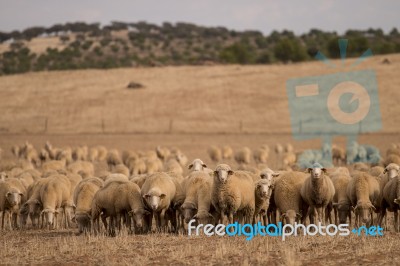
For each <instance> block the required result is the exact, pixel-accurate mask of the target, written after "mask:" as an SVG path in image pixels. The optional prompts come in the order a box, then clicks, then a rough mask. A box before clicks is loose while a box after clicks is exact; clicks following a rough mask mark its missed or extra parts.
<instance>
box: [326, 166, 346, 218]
mask: <svg viewBox="0 0 400 266" xmlns="http://www.w3.org/2000/svg"><path fill="white" fill-rule="evenodd" d="M330 177H331V179H332V183H333V186H334V187H335V195H334V196H333V211H334V214H335V224H345V223H346V222H347V218H349V222H350V224H351V208H350V206H351V202H350V200H349V198H348V197H347V191H346V189H347V186H348V185H349V183H350V180H351V176H350V173H349V170H348V169H347V168H345V167H339V168H337V169H336V171H335V172H333V173H332V174H331V175H330Z"/></svg>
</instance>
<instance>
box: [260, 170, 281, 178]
mask: <svg viewBox="0 0 400 266" xmlns="http://www.w3.org/2000/svg"><path fill="white" fill-rule="evenodd" d="M278 176H279V173H275V172H274V171H272V170H267V171H263V172H261V174H260V177H261V179H267V180H272V179H273V178H274V177H278Z"/></svg>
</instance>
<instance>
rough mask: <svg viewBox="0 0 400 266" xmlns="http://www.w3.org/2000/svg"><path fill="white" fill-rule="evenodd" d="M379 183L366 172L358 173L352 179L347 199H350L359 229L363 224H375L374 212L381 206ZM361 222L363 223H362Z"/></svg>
mask: <svg viewBox="0 0 400 266" xmlns="http://www.w3.org/2000/svg"><path fill="white" fill-rule="evenodd" d="M379 193H380V190H379V183H378V181H377V180H376V179H375V178H374V177H372V176H370V175H369V174H367V173H365V172H357V173H355V174H354V175H353V178H351V179H350V182H349V184H348V186H347V197H348V198H349V199H350V202H351V205H352V207H353V210H354V213H355V215H356V218H355V224H356V226H357V227H358V226H359V225H360V222H361V223H365V224H367V226H369V224H372V223H373V220H371V218H373V211H375V210H376V207H377V206H378V205H379V203H378V201H379ZM360 220H361V221H360Z"/></svg>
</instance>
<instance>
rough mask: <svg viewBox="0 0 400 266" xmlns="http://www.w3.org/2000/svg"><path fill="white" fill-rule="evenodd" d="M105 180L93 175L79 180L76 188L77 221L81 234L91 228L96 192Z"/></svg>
mask: <svg viewBox="0 0 400 266" xmlns="http://www.w3.org/2000/svg"><path fill="white" fill-rule="evenodd" d="M103 184H104V182H103V180H101V179H99V178H97V177H92V178H86V179H84V180H82V181H81V182H79V184H78V185H77V186H76V188H75V190H74V204H75V206H76V208H75V221H76V222H77V224H78V230H79V234H81V233H83V232H88V231H90V229H91V208H92V201H93V198H94V195H95V194H96V192H97V191H98V190H99V189H100V188H101V187H102V186H103Z"/></svg>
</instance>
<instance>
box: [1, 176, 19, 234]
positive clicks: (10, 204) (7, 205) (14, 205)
mask: <svg viewBox="0 0 400 266" xmlns="http://www.w3.org/2000/svg"><path fill="white" fill-rule="evenodd" d="M23 196H24V194H23V190H22V189H20V188H19V187H18V186H14V184H13V182H0V212H3V216H2V221H1V229H2V230H4V219H5V217H6V214H8V215H9V223H8V224H9V228H10V229H12V228H17V227H18V223H17V219H18V215H19V213H18V211H19V209H20V207H21V203H22V201H23Z"/></svg>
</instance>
